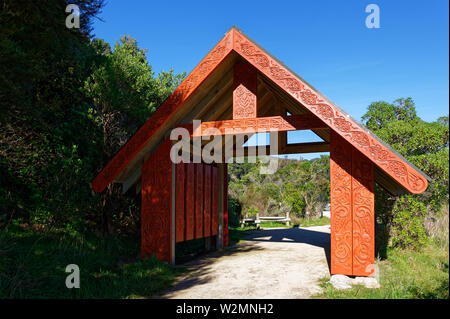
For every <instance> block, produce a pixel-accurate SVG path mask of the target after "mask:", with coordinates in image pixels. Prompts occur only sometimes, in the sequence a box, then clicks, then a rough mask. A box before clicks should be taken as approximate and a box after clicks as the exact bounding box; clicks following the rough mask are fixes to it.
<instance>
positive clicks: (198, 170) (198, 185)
mask: <svg viewBox="0 0 450 319" xmlns="http://www.w3.org/2000/svg"><path fill="white" fill-rule="evenodd" d="M203 172H204V169H203V164H202V163H198V164H196V165H195V238H202V237H203V194H204V188H203V182H204V179H203V176H204V175H203Z"/></svg>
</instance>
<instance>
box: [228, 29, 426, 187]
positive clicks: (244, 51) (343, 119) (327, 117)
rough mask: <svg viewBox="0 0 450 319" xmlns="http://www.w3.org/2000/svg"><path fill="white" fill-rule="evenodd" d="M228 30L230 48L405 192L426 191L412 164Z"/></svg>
mask: <svg viewBox="0 0 450 319" xmlns="http://www.w3.org/2000/svg"><path fill="white" fill-rule="evenodd" d="M232 32H233V49H234V50H235V51H236V52H238V53H239V54H240V55H241V56H242V57H244V58H245V59H246V60H247V61H249V62H250V63H252V64H253V65H254V66H255V67H256V68H257V69H258V70H259V71H260V72H262V73H263V74H264V75H266V76H267V77H268V78H269V79H271V80H272V81H273V82H275V83H276V84H277V85H278V86H279V87H281V88H282V89H284V90H285V91H286V92H287V93H289V94H290V95H291V96H292V97H293V98H295V99H296V100H297V101H299V102H300V103H301V104H302V105H304V106H305V107H306V108H307V109H308V110H310V111H311V112H312V113H313V114H315V115H316V116H318V117H319V118H320V119H322V120H323V121H324V122H325V123H326V124H328V125H329V126H330V127H331V128H332V129H333V130H334V131H335V132H337V133H338V134H339V135H341V136H342V137H343V138H344V139H345V140H347V141H348V142H349V143H350V144H352V145H353V146H354V147H356V148H357V149H358V150H359V151H361V152H362V153H363V154H364V155H366V156H367V157H368V158H369V159H370V160H371V161H372V162H373V163H375V164H377V165H378V166H379V167H380V168H382V169H383V170H384V171H386V172H387V173H388V174H389V175H390V176H392V177H393V178H394V179H395V180H397V182H399V183H400V184H401V185H402V186H403V187H405V188H406V189H407V190H408V191H410V192H411V193H414V194H419V193H422V192H424V191H425V190H426V188H427V186H428V181H427V180H426V179H425V178H424V177H423V176H422V175H420V174H419V173H418V172H416V171H415V169H414V168H413V167H411V166H410V165H408V164H407V163H405V162H404V161H403V160H402V159H401V158H400V157H399V156H398V155H396V154H395V153H394V152H392V151H391V150H390V149H389V148H387V147H386V146H385V145H383V144H382V143H380V142H379V141H378V140H377V139H376V138H375V137H373V136H372V135H370V134H369V133H368V132H367V131H365V130H364V129H363V127H362V126H361V125H360V124H358V123H356V122H355V121H354V120H352V119H351V118H350V117H349V116H347V115H346V114H345V113H343V112H342V111H341V110H340V109H339V108H338V107H336V106H335V105H334V104H332V103H331V102H330V101H328V100H327V99H326V98H325V97H324V96H322V95H321V94H320V93H318V92H317V91H316V90H314V89H313V88H312V87H311V86H309V84H308V83H306V82H305V81H304V80H303V79H301V78H300V77H298V76H296V75H295V74H293V73H292V72H291V71H290V70H288V69H287V68H286V67H284V66H283V65H281V64H280V63H279V62H278V61H277V60H275V59H274V58H272V57H271V56H270V55H269V54H267V53H266V52H265V51H263V50H262V49H260V48H259V47H258V46H257V45H255V44H254V43H253V42H252V41H250V40H249V39H248V38H247V37H245V36H244V35H243V34H241V33H240V32H239V31H237V30H235V29H233V30H232Z"/></svg>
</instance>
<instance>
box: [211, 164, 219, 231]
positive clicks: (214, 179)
mask: <svg viewBox="0 0 450 319" xmlns="http://www.w3.org/2000/svg"><path fill="white" fill-rule="evenodd" d="M217 183H218V171H217V167H216V166H213V167H212V174H211V186H212V187H211V236H216V235H217V234H218V233H219V232H218V227H219V225H218V221H219V220H218V218H219V206H218V195H219V194H218V192H219V185H218V184H217Z"/></svg>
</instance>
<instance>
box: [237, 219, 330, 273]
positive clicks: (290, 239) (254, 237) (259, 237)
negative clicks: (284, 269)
mask: <svg viewBox="0 0 450 319" xmlns="http://www.w3.org/2000/svg"><path fill="white" fill-rule="evenodd" d="M244 240H247V241H256V242H279V243H286V244H288V243H303V244H309V245H312V246H316V247H321V248H323V249H324V251H325V255H326V257H327V263H328V270H330V271H331V266H330V265H331V255H330V253H331V249H330V234H329V233H325V232H321V231H317V230H312V229H305V228H273V229H262V230H254V231H250V232H249V233H248V236H246V237H245V238H244Z"/></svg>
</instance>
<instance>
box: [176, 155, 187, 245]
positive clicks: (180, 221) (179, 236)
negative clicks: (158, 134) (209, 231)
mask: <svg viewBox="0 0 450 319" xmlns="http://www.w3.org/2000/svg"><path fill="white" fill-rule="evenodd" d="M185 168H186V164H184V163H179V164H176V165H175V241H176V242H177V243H179V242H181V241H184V238H185V235H184V232H185V230H184V229H185V222H184V221H185V219H186V216H185V213H184V203H185V197H184V195H185V182H186V180H185Z"/></svg>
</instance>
